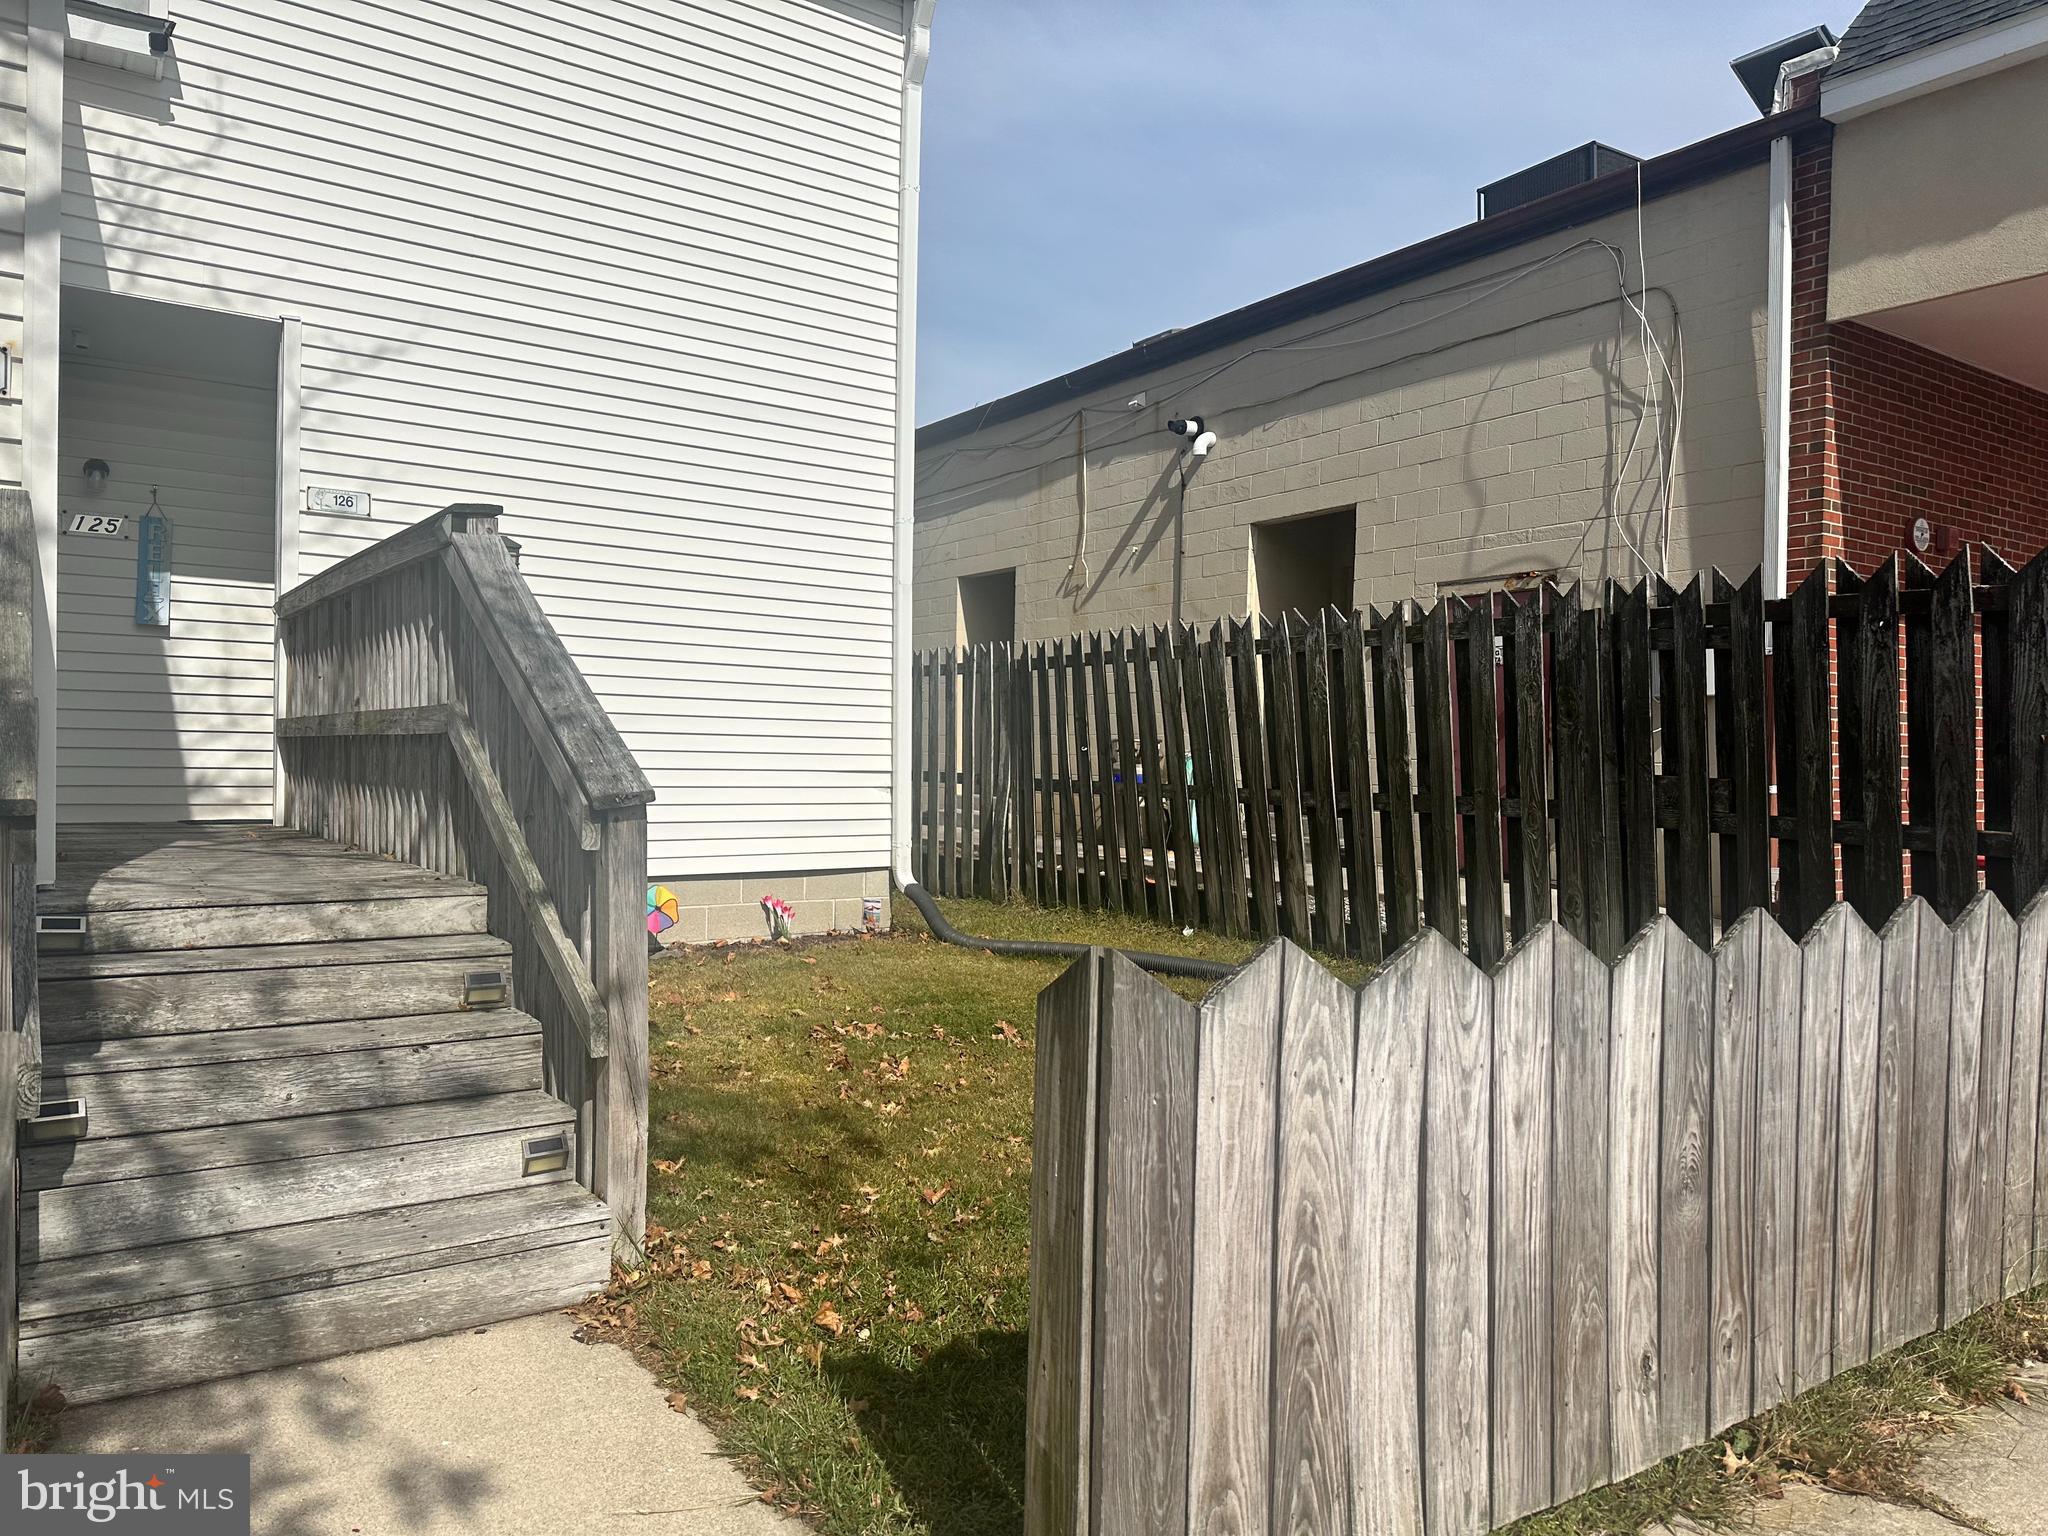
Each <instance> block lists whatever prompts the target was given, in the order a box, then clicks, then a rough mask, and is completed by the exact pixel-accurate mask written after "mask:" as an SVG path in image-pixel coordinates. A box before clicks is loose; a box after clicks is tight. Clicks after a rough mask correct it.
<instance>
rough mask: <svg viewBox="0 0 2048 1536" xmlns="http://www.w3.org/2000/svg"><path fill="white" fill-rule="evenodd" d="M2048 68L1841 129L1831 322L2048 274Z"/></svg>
mask: <svg viewBox="0 0 2048 1536" xmlns="http://www.w3.org/2000/svg"><path fill="white" fill-rule="evenodd" d="M2044 151H2048V59H2036V60H2034V61H2033V62H2032V63H2029V64H2017V65H2014V66H2013V67H2012V68H2011V69H2005V70H2000V71H1999V72H1998V73H1997V74H1994V75H1986V76H1985V77H1983V78H1982V79H1979V80H1966V81H1964V82H1963V83H1962V84H1960V85H1952V86H1950V87H1948V88H1947V89H1946V90H1940V91H1934V92H1931V93H1929V94H1928V95H1925V96H1917V97H1915V98H1913V99H1912V100H1910V101H1903V102H1900V103H1899V104H1898V105H1896V106H1891V107H1884V108H1881V109H1880V110H1878V111H1875V112H1871V113H1868V114H1866V115H1864V116H1862V117H1857V118H1852V119H1850V121H1848V122H1846V123H1842V124H1839V125H1837V127H1836V128H1835V161H1834V214H1833V217H1834V227H1833V231H1832V234H1831V238H1830V241H1829V255H1828V318H1829V319H1830V320H1852V319H1854V318H1856V317H1857V316H1858V315H1867V314H1872V313H1875V312H1877V311H1881V310H1886V309H1893V308H1896V307H1898V306H1899V305H1902V304H1913V303H1918V302H1920V301H1921V300H1924V299H1938V298H1944V297H1946V296H1948V295H1949V294H1953V293H1962V292H1965V291H1967V290H1969V289H1972V288H1988V287H1991V286H1993V285H1994V284H1998V283H2009V282H2013V281H2015V280H2017V279H2019V278H2026V277H2038V276H2040V275H2041V274H2042V273H2044V272H2048V152H2044Z"/></svg>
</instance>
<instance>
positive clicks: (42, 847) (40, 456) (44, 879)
mask: <svg viewBox="0 0 2048 1536" xmlns="http://www.w3.org/2000/svg"><path fill="white" fill-rule="evenodd" d="M65 32H66V28H65V10H64V0H31V4H30V6H29V11H28V76H27V82H26V90H27V106H28V123H27V129H28V144H27V150H28V153H27V156H26V158H25V163H24V165H23V167H22V174H23V178H24V180H23V188H24V193H23V200H22V253H21V254H22V285H21V288H22V298H21V302H22V311H21V313H22V321H21V365H22V366H21V374H22V387H21V483H22V489H24V490H25V491H27V492H28V504H29V516H30V519H31V520H32V522H33V524H34V527H35V541H36V580H35V592H36V609H35V614H36V617H35V624H36V629H35V661H34V669H33V673H32V678H31V686H32V687H33V688H34V689H35V694H36V720H37V741H36V884H37V885H50V884H53V883H54V882H55V881H56V878H57V660H58V658H57V539H58V534H57V372H58V354H59V351H60V346H59V337H60V332H61V329H62V319H61V315H60V308H59V306H60V305H61V303H62V294H63V288H62V282H63V275H62V274H63V258H64V234H63V222H62V217H63V190H64V38H65Z"/></svg>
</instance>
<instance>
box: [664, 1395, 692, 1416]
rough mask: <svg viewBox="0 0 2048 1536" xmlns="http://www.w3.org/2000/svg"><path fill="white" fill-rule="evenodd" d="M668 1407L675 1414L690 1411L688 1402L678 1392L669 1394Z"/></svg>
mask: <svg viewBox="0 0 2048 1536" xmlns="http://www.w3.org/2000/svg"><path fill="white" fill-rule="evenodd" d="M668 1405H669V1407H671V1408H673V1409H675V1411H676V1412H677V1413H688V1412H689V1411H690V1400H689V1399H688V1398H686V1397H684V1396H683V1394H682V1393H680V1392H671V1393H669V1395H668Z"/></svg>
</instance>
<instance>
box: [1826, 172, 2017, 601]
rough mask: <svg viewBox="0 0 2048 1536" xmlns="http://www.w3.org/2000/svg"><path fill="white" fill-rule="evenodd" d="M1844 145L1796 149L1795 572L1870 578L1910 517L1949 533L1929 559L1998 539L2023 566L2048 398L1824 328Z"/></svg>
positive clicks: (1888, 339) (1863, 330)
mask: <svg viewBox="0 0 2048 1536" xmlns="http://www.w3.org/2000/svg"><path fill="white" fill-rule="evenodd" d="M1832 161H1833V148H1832V146H1831V144H1830V143H1829V142H1828V141H1827V140H1826V139H1825V138H1822V139H1820V140H1819V141H1817V142H1814V143H1811V144H1807V145H1805V146H1802V147H1799V148H1797V149H1796V152H1795V154H1794V156H1793V172H1792V179H1793V193H1792V196H1793V207H1792V423H1791V425H1792V433H1791V476H1790V481H1789V501H1790V508H1789V510H1790V535H1791V536H1790V548H1789V559H1788V562H1787V564H1788V568H1789V575H1790V578H1791V581H1792V582H1793V583H1796V582H1797V581H1798V579H1799V578H1800V577H1801V576H1802V575H1804V574H1805V573H1806V572H1807V571H1809V570H1811V569H1812V568H1813V566H1814V564H1815V563H1816V562H1817V561H1819V560H1820V559H1822V558H1823V557H1826V556H1830V555H1834V556H1842V557H1846V558H1847V560H1848V562H1849V564H1850V565H1851V566H1853V567H1854V568H1855V569H1856V570H1858V571H1869V570H1871V569H1872V568H1873V567H1875V566H1877V565H1878V564H1880V563H1882V562H1883V560H1884V559H1885V557H1886V556H1888V555H1890V554H1892V553H1893V552H1894V551H1896V550H1899V549H1902V548H1906V547H1908V546H1907V538H1908V532H1907V531H1908V529H1910V528H1911V526H1912V523H1913V519H1914V518H1916V517H1925V518H1926V519H1927V520H1928V522H1930V523H1932V524H1933V525H1935V527H1936V528H1937V529H1947V530H1950V531H1951V537H1952V541H1953V542H1952V544H1951V545H1950V547H1949V548H1948V549H1943V548H1941V547H1940V546H1937V547H1936V549H1935V550H1934V551H1932V552H1930V554H1929V555H1928V556H1927V557H1926V559H1927V561H1928V563H1929V564H1930V565H1932V566H1934V567H1935V568H1936V569H1937V570H1938V569H1940V568H1942V567H1944V566H1946V565H1947V564H1948V561H1949V557H1950V554H1951V553H1952V551H1953V550H1954V549H1959V548H1961V547H1963V546H1964V545H1970V544H1976V543H1979V542H1983V543H1988V544H1989V545H1991V547H1992V548H1993V549H1995V550H1997V551H1998V552H1999V553H2000V554H2001V555H2003V556H2005V558H2006V559H2008V560H2010V561H2011V562H2012V563H2013V564H2015V565H2022V564H2024V563H2025V562H2026V561H2027V559H2028V558H2030V557H2031V556H2033V555H2034V554H2036V553H2038V552H2039V551H2040V550H2041V549H2042V548H2044V547H2048V394H2042V393H2040V392H2039V391H2037V390H2031V389H2028V388H2026V387H2025V386H2024V385H2021V384H2016V383H2014V382H2013V381H2012V380H2010V379H2003V378H2000V377H1998V376H1997V375H1996V374H1990V373H1985V372H1984V371H1982V370H1981V369H1977V368H1972V367H1969V366H1968V365H1966V364H1963V363H1959V362H1956V361H1955V360H1954V359H1952V358H1948V357H1944V356H1942V355H1941V354H1940V353H1938V352H1930V351H1928V350H1927V349H1926V348H1925V347H1919V346H1915V345H1914V344H1913V343H1911V342H1908V341H1901V340H1900V339H1898V338H1897V337H1895V336H1888V335H1886V334H1885V333H1883V332H1882V331H1876V330H1872V329H1871V328H1870V327H1868V326H1863V325H1857V324H1855V323H1854V322H1849V323H1844V324H1838V325H1829V324H1828V321H1827V261H1828V217H1829V211H1828V197H1829V182H1830V177H1831V166H1832Z"/></svg>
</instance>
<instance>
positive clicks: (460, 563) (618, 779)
mask: <svg viewBox="0 0 2048 1536" xmlns="http://www.w3.org/2000/svg"><path fill="white" fill-rule="evenodd" d="M442 559H443V562H444V563H445V564H446V566H447V568H448V574H449V576H450V578H451V579H452V580H453V582H454V585H455V590H456V593H457V594H458V595H459V596H460V597H461V599H462V603H463V606H464V607H465V608H467V609H468V610H469V616H470V619H471V621H472V622H473V623H474V624H475V625H476V627H477V631H478V633H479V634H481V635H483V636H484V640H485V644H486V645H487V646H489V648H490V651H491V659H492V660H493V661H494V662H495V663H496V664H497V667H498V672H499V675H500V676H501V677H502V678H503V679H504V681H505V685H506V687H507V689H508V690H510V692H511V694H512V697H513V699H514V701H515V702H516V703H517V704H518V706H519V712H520V716H521V718H522V719H523V720H524V721H525V722H526V728H527V730H528V732H529V733H530V734H531V735H532V736H533V738H534V744H535V745H536V746H537V747H540V748H541V749H542V757H543V759H544V760H545V759H549V758H551V757H552V758H559V759H560V760H561V761H562V762H564V763H565V764H566V765H567V768H568V771H569V773H570V774H571V775H572V776H573V778H574V780H575V783H576V786H577V790H578V792H579V794H580V796H581V798H582V800H583V801H584V803H585V804H586V805H587V806H588V807H589V808H590V809H591V810H592V811H593V812H596V813H599V814H602V813H603V812H606V811H616V810H622V809H624V808H625V807H627V806H634V805H646V804H648V803H649V802H651V801H652V800H653V799H654V786H653V785H651V784H649V783H648V782H647V775H646V774H644V773H642V772H641V771H640V765H639V764H638V763H637V762H635V761H634V760H633V754H632V753H631V752H630V751H628V750H627V748H626V743H625V740H624V738H623V737H621V736H620V735H619V730H618V727H617V726H615V725H613V724H612V719H611V716H610V715H608V714H606V713H605V709H604V706H603V705H602V704H600V703H598V701H597V695H596V694H595V693H593V692H591V689H590V684H589V683H588V682H587V681H586V680H585V679H584V676H583V673H582V671H581V670H580V669H579V668H578V667H577V665H576V663H575V662H574V661H573V660H572V659H571V658H570V656H569V652H568V648H567V647H565V646H564V645H563V644H562V641H561V638H560V637H559V636H558V635H556V633H555V630H554V626H553V625H551V624H550V623H548V620H547V615H546V614H544V613H542V612H541V608H540V603H539V602H538V600H536V599H535V597H534V595H533V590H532V589H531V588H530V587H528V586H527V584H526V582H525V579H524V578H523V577H521V576H520V574H519V567H518V565H517V563H515V561H514V560H513V558H512V553H511V551H510V550H509V549H507V548H506V547H505V541H504V540H503V539H501V538H497V537H495V536H487V535H480V534H468V535H464V534H457V535H455V536H454V537H452V538H451V539H450V540H449V541H448V545H447V548H446V550H445V552H444V554H443V556H442Z"/></svg>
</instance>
